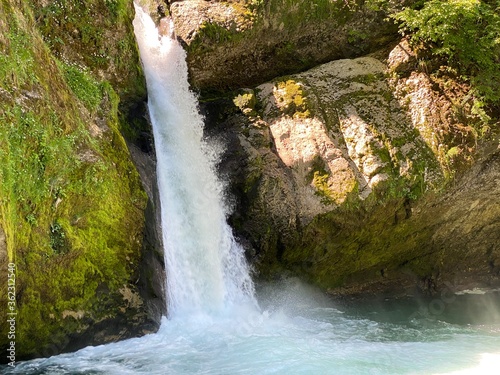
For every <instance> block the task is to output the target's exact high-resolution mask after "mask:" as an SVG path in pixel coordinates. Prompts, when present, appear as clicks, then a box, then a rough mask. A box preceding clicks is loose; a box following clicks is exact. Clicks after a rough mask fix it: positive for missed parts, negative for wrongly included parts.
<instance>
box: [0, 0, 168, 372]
mask: <svg viewBox="0 0 500 375" xmlns="http://www.w3.org/2000/svg"><path fill="white" fill-rule="evenodd" d="M132 17H133V7H132V3H131V2H129V1H112V2H109V1H93V2H87V3H85V4H84V3H83V2H79V3H75V2H73V1H57V2H47V1H31V2H28V1H16V2H13V1H4V2H2V3H1V4H0V119H1V123H2V126H1V128H0V180H1V183H0V228H1V229H0V262H1V264H0V280H1V283H0V296H1V298H2V301H3V302H2V311H6V310H5V306H6V301H7V296H6V291H7V289H6V287H7V281H6V276H7V264H8V263H14V264H15V270H16V312H17V315H16V319H17V324H16V337H15V341H16V360H22V359H27V358H32V357H41V356H50V355H54V354H58V353H61V352H65V351H71V350H76V349H79V348H81V347H84V346H86V345H91V344H93V345H98V344H103V343H107V342H110V341H116V340H119V339H124V338H129V337H134V336H137V335H142V334H144V333H148V332H152V331H154V330H155V329H156V328H157V327H158V324H159V319H160V314H161V313H162V312H163V311H164V301H163V294H162V291H161V286H158V285H155V284H154V283H159V282H160V280H161V278H159V277H157V276H156V275H153V272H155V270H158V268H159V269H160V271H161V262H162V261H161V260H160V261H158V260H157V258H158V256H156V255H151V256H149V255H148V254H155V253H156V252H157V250H156V246H157V243H156V242H155V238H157V237H158V236H157V235H156V234H155V233H153V234H150V235H148V236H146V240H144V237H145V214H144V212H145V208H146V203H147V197H146V194H145V192H144V189H143V186H142V184H141V180H140V178H139V174H138V173H137V170H136V168H135V166H134V164H133V163H132V160H131V156H130V153H129V151H128V149H127V145H126V143H125V140H124V138H123V136H122V134H121V132H123V133H124V134H125V135H126V136H127V139H128V140H129V142H131V143H133V144H136V145H137V149H139V151H140V153H142V154H144V155H145V154H147V153H150V151H151V145H150V144H149V143H150V139H149V136H148V135H147V122H146V121H145V119H144V118H143V117H144V110H143V109H141V103H142V102H143V101H144V99H145V95H146V90H145V82H144V77H143V76H142V72H141V67H140V62H139V57H138V53H137V47H136V44H135V39H134V35H133V30H132ZM153 168H154V167H153ZM150 206H152V204H150ZM151 211H152V210H149V211H148V212H149V213H148V217H152V219H150V222H151V223H152V224H151V226H150V228H151V230H150V231H148V233H149V232H151V231H152V232H154V230H153V229H154V228H155V224H154V220H153V219H154V214H153V215H152V214H150V212H151ZM143 247H144V248H145V249H146V251H145V254H146V255H145V256H143V255H142V254H141V250H142V249H143ZM149 258H156V260H155V262H156V263H155V262H153V261H148V259H149ZM141 262H143V264H146V265H147V266H146V267H144V268H143V269H141V268H140V265H141ZM158 263H160V266H155V265H157V264H158ZM152 280H156V281H154V282H152ZM7 328H8V327H7V322H6V319H3V320H2V322H0V331H1V335H0V336H1V339H0V348H2V350H3V351H5V348H6V347H8V345H9V343H8V342H7V341H8V337H7V334H6V329H7ZM6 360H7V358H6V357H5V356H3V357H2V359H1V361H2V362H4V361H6Z"/></svg>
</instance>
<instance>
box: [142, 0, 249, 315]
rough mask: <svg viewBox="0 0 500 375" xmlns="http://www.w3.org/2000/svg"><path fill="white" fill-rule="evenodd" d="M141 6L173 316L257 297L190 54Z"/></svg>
mask: <svg viewBox="0 0 500 375" xmlns="http://www.w3.org/2000/svg"><path fill="white" fill-rule="evenodd" d="M135 7H136V17H135V20H134V29H135V34H136V39H137V42H138V45H139V50H140V55H141V60H142V64H143V67H144V73H145V76H146V82H147V89H148V108H149V114H150V118H151V122H152V127H153V135H154V139H155V148H156V156H157V174H158V187H159V191H160V201H161V220H162V230H163V242H164V246H165V264H166V279H167V285H166V291H167V292H166V293H167V295H166V297H167V301H168V302H167V303H168V314H169V316H171V317H172V316H178V315H184V314H188V313H193V312H207V313H213V312H218V311H221V310H223V309H225V308H227V307H230V306H231V305H240V304H242V303H250V304H255V298H254V288H253V283H252V280H251V278H250V276H249V271H248V266H247V264H246V261H245V258H244V255H243V250H242V248H241V246H240V245H239V244H238V243H237V242H236V241H235V239H234V237H233V234H232V230H231V228H230V227H229V225H228V224H227V222H226V216H227V214H228V210H227V208H226V207H225V206H224V204H223V199H222V198H223V197H222V196H223V186H222V184H221V182H220V181H219V180H218V179H217V176H216V173H215V164H216V161H217V150H216V148H215V147H211V146H210V145H209V144H207V143H206V142H205V141H204V139H203V118H202V116H201V115H200V114H199V112H198V108H197V98H196V96H195V95H194V94H193V92H191V91H190V89H189V83H188V73H187V64H186V61H185V59H186V54H185V51H184V50H183V49H182V47H181V46H180V44H179V43H178V42H177V41H176V40H174V39H172V38H170V37H168V36H161V35H159V32H158V29H157V28H156V26H155V25H154V22H153V21H152V20H151V18H150V17H149V15H148V14H146V13H145V12H144V11H143V10H142V9H141V8H140V7H138V6H137V5H136V6H135Z"/></svg>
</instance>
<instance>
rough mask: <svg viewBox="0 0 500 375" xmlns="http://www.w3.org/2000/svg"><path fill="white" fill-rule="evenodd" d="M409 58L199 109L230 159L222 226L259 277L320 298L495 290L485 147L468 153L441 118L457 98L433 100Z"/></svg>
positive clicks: (360, 63)
mask: <svg viewBox="0 0 500 375" xmlns="http://www.w3.org/2000/svg"><path fill="white" fill-rule="evenodd" d="M406 49H408V51H407V52H405V51H406ZM412 56H414V54H413V52H412V51H411V50H410V49H409V46H408V45H407V43H406V41H404V40H402V41H401V42H400V43H399V44H397V45H396V46H395V47H394V48H393V49H392V50H391V51H387V52H384V53H377V54H376V55H373V56H367V57H362V58H356V59H343V60H336V61H332V62H329V63H326V64H323V65H319V66H317V67H315V68H313V69H310V70H307V71H305V72H302V73H298V74H294V75H288V76H284V77H281V78H276V79H274V80H272V81H270V82H267V83H264V84H262V85H260V86H257V87H254V88H253V89H245V90H240V91H239V92H238V93H237V94H234V95H233V97H232V99H233V103H234V105H235V106H236V107H237V108H236V109H235V108H234V107H232V109H231V105H230V104H229V103H225V104H221V107H217V105H215V104H213V103H212V104H207V105H206V111H207V119H208V123H209V127H214V126H216V127H219V131H218V132H219V136H222V137H223V138H225V139H226V140H228V144H229V148H230V149H229V151H228V154H227V155H226V159H227V160H228V162H227V163H225V162H222V164H221V170H222V171H223V172H224V173H225V174H227V175H229V176H230V177H231V178H232V189H233V194H234V195H236V196H237V197H238V199H237V200H238V205H237V209H236V212H235V214H234V215H233V217H232V218H231V220H232V222H233V225H234V227H235V228H236V231H237V232H238V233H239V234H240V236H241V238H243V239H244V242H245V243H246V245H247V247H248V248H249V249H250V250H249V254H250V256H252V257H253V259H254V262H255V264H256V268H257V269H259V270H260V272H261V275H271V274H276V273H279V272H282V271H283V269H284V268H285V269H289V270H293V271H294V272H296V273H299V274H302V275H304V276H305V277H307V278H309V279H310V280H312V281H314V282H315V283H317V284H319V285H321V286H322V287H324V288H325V289H328V290H329V291H330V292H332V293H357V292H362V291H365V292H369V291H373V290H379V291H389V290H391V291H393V292H397V293H402V294H405V293H406V294H407V293H412V292H413V289H412V290H411V291H410V289H411V288H413V287H416V286H418V287H419V288H420V289H422V290H425V291H430V292H432V291H433V290H435V288H438V287H439V286H443V282H444V281H446V278H448V280H450V278H453V279H454V281H453V282H456V283H462V282H463V284H464V285H465V284H467V283H468V282H470V283H472V284H473V283H474V282H477V283H478V284H481V283H482V285H485V286H487V285H490V284H494V283H495V280H496V279H495V277H496V276H495V275H497V273H496V272H498V270H497V268H495V267H496V266H494V265H495V264H496V262H497V260H496V259H497V257H498V251H499V249H498V247H497V246H496V245H495V244H496V243H497V242H498V234H496V232H495V231H496V230H497V229H498V225H496V224H495V223H498V218H499V217H500V211H499V210H498V207H497V205H496V204H492V202H491V195H489V194H490V193H489V192H490V191H496V190H497V189H498V184H497V182H495V181H497V178H496V177H495V176H496V173H498V157H497V156H492V155H493V154H492V153H494V152H495V151H494V150H495V147H496V146H495V145H496V144H497V143H495V142H496V141H494V140H493V141H492V142H489V143H488V142H486V143H484V142H485V141H483V144H478V143H477V139H476V138H475V135H474V134H475V133H474V132H475V130H474V129H473V127H472V125H471V124H473V123H474V122H475V121H476V120H477V119H476V118H474V115H472V114H471V113H470V112H469V115H466V114H465V115H464V116H465V117H466V118H468V120H465V121H468V123H469V125H468V126H465V125H464V117H460V116H458V115H457V114H456V113H455V112H454V111H453V110H452V108H453V106H454V103H455V102H456V100H457V98H462V102H463V103H466V101H467V96H466V89H464V88H463V87H459V86H456V87H455V86H453V84H452V83H450V82H448V86H449V87H452V89H450V90H449V91H447V92H446V91H443V90H442V88H441V87H440V86H439V83H436V82H435V81H433V78H432V77H430V76H429V75H428V74H427V73H425V72H424V71H421V70H418V69H416V68H415V65H414V64H413V62H412V61H413V60H412V59H413V57H412ZM464 98H465V99H464ZM221 108H222V109H221ZM465 111H467V108H465ZM221 113H222V114H224V115H223V116H222V120H221ZM467 116H469V117H467ZM214 122H215V123H217V124H218V125H214ZM221 129H223V131H222V130H221ZM212 131H213V132H215V133H217V131H216V130H212ZM488 145H489V146H488ZM479 149H481V150H486V149H489V151H488V152H486V153H484V152H483V155H490V156H484V157H485V159H481V157H479V156H477V155H478V154H477V151H478V150H479ZM474 153H476V156H474V155H475V154H474ZM243 155H244V156H243ZM235 159H237V161H236V160H235ZM474 163H477V164H475V165H476V167H474V168H475V169H474V168H473V169H472V170H470V171H469V172H466V171H468V170H469V169H470V167H471V165H473V164H474ZM481 165H483V166H481ZM486 166H488V167H486ZM482 169H484V171H485V172H484V173H485V177H484V178H485V179H488V182H486V181H484V182H482V183H477V179H479V177H480V174H479V172H478V170H482ZM486 171H487V172H486ZM464 176H466V177H464ZM486 176H488V177H486ZM454 178H455V184H456V185H455V186H460V187H455V188H454V189H449V188H448V190H446V189H447V188H446V186H448V184H449V182H450V181H452V179H454ZM481 179H482V177H481ZM480 185H481V186H482V187H480ZM443 191H448V192H447V193H446V194H443ZM475 194H478V196H481V197H482V198H478V199H479V200H477V199H475V198H473V197H474V196H475ZM483 201H484V202H489V203H484V204H485V205H486V206H488V209H486V208H485V207H482V208H479V202H483ZM464 207H467V208H464ZM483 210H484V212H485V216H484V217H483V218H481V219H479V218H478V217H476V215H480V213H481V212H482V211H483ZM486 212H487V214H486ZM473 217H475V219H473ZM477 226H479V227H481V228H485V229H484V236H483V234H480V233H477V232H476V231H475V230H476V229H477ZM472 227H474V228H475V229H472ZM479 232H481V233H483V229H480V230H479ZM454 233H455V234H454ZM458 233H460V235H458ZM490 237H491V238H492V240H491V241H489V240H487V238H490ZM462 241H463V243H462ZM488 246H489V249H490V250H486V248H487V247H488ZM465 254H467V255H465ZM473 254H474V255H473ZM486 264H492V265H493V266H491V267H489V268H488V267H486V266H485V265H486ZM467 265H468V266H467ZM454 267H455V268H454ZM467 267H468V268H467ZM454 269H460V270H463V271H464V272H463V273H459V272H455V271H453V270H454ZM466 269H469V271H467V272H465V270H466ZM455 279H456V280H455ZM457 285H458V284H457Z"/></svg>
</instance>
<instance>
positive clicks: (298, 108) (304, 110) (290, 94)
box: [274, 79, 312, 118]
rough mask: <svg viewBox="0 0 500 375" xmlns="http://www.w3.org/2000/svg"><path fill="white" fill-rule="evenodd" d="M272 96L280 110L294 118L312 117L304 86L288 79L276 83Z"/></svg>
mask: <svg viewBox="0 0 500 375" xmlns="http://www.w3.org/2000/svg"><path fill="white" fill-rule="evenodd" d="M276 88H277V89H276V90H275V92H274V96H275V98H276V101H277V104H278V107H279V108H280V110H281V111H282V112H283V113H284V114H287V115H289V116H291V117H294V118H307V117H312V113H311V109H310V105H309V99H308V98H307V94H306V92H305V90H304V86H303V85H302V84H300V83H297V82H295V81H294V80H291V79H288V80H283V81H278V82H277V83H276Z"/></svg>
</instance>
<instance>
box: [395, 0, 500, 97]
mask: <svg viewBox="0 0 500 375" xmlns="http://www.w3.org/2000/svg"><path fill="white" fill-rule="evenodd" d="M499 10H500V1H498V0H492V1H480V0H447V1H438V0H432V1H428V2H426V3H425V4H424V6H423V7H422V8H421V9H405V10H403V11H402V12H400V13H397V14H395V15H394V16H393V18H394V19H395V20H397V21H399V22H400V30H401V32H402V33H410V34H411V40H412V41H413V43H419V42H424V43H425V44H426V45H427V46H428V47H430V49H431V51H432V53H433V54H435V55H439V56H443V57H444V58H446V59H448V60H449V63H450V64H451V65H452V66H455V67H457V68H458V70H459V72H460V73H461V74H462V75H465V76H466V78H468V79H469V80H470V82H471V84H472V85H473V87H474V88H475V90H476V91H477V93H478V94H479V95H480V96H481V97H482V98H484V100H485V101H486V102H489V103H494V102H497V101H498V100H500V84H499V83H500V68H499V66H500V65H499V64H500V11H499Z"/></svg>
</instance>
